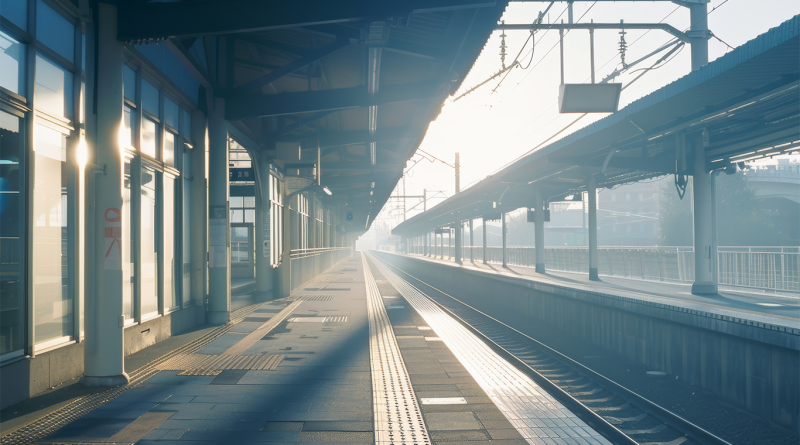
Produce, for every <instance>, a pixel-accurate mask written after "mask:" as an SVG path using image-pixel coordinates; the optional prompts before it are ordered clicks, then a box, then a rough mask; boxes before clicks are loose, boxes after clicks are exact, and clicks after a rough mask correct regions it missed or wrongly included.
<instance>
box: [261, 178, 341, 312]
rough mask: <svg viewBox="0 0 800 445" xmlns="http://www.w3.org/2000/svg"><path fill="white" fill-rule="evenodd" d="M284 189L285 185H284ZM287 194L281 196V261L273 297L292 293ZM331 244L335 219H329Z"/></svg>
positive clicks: (334, 233) (289, 219)
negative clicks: (275, 291)
mask: <svg viewBox="0 0 800 445" xmlns="http://www.w3.org/2000/svg"><path fill="white" fill-rule="evenodd" d="M284 190H285V187H284ZM290 200H291V199H290V198H289V196H287V195H284V197H283V232H282V235H281V236H282V237H283V251H282V252H281V263H280V265H278V269H277V271H276V273H277V277H276V278H277V283H276V284H277V289H276V290H277V291H278V292H277V294H276V295H275V297H277V298H284V297H288V296H289V294H291V293H292V233H291V227H292V217H291V214H290V213H289V212H290V211H289V201H290ZM331 236H332V237H333V238H332V239H331V246H332V247H338V246H339V245H338V244H337V242H336V225H335V220H334V221H331Z"/></svg>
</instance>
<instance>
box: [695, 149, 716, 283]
mask: <svg viewBox="0 0 800 445" xmlns="http://www.w3.org/2000/svg"><path fill="white" fill-rule="evenodd" d="M693 145H694V176H693V180H692V193H693V197H694V283H692V293H693V294H716V293H717V290H718V289H717V283H716V282H715V281H714V270H713V266H714V263H715V261H714V257H716V256H717V252H716V251H714V249H713V233H712V219H713V218H712V210H713V208H712V206H713V204H712V201H713V199H714V197H713V196H712V195H711V175H710V174H709V172H708V170H707V169H706V155H705V147H703V143H702V141H701V140H700V138H695V140H694V141H693Z"/></svg>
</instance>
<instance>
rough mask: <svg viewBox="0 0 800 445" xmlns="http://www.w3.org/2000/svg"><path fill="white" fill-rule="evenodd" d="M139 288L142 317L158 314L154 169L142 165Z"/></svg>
mask: <svg viewBox="0 0 800 445" xmlns="http://www.w3.org/2000/svg"><path fill="white" fill-rule="evenodd" d="M139 203H140V209H139V213H140V215H141V222H140V224H139V227H140V234H139V240H140V241H139V245H140V247H141V249H140V250H141V253H140V255H139V261H140V266H139V267H140V268H141V273H140V281H139V283H140V289H141V291H140V292H139V295H140V300H141V311H142V319H147V318H150V317H152V316H154V315H157V314H158V261H157V255H158V252H157V250H156V246H157V244H156V235H157V233H156V171H155V170H154V169H152V168H150V167H145V166H142V179H141V198H140V200H139Z"/></svg>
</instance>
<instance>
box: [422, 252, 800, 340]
mask: <svg viewBox="0 0 800 445" xmlns="http://www.w3.org/2000/svg"><path fill="white" fill-rule="evenodd" d="M412 256H419V257H423V258H426V259H428V260H432V261H444V262H447V263H451V264H452V263H453V260H452V258H444V259H442V258H435V259H434V258H430V257H424V256H422V255H412ZM463 266H464V267H468V268H475V269H482V270H493V271H495V272H498V273H507V274H512V275H517V276H524V277H531V278H535V279H539V280H547V281H551V282H553V283H557V284H562V285H567V286H568V285H570V284H580V285H583V286H591V287H594V288H598V289H608V290H620V291H632V292H637V293H642V294H648V295H652V296H657V297H662V298H669V299H672V300H675V301H674V302H673V304H678V305H682V306H687V305H690V304H700V305H708V306H716V307H720V308H726V309H733V310H736V311H739V312H742V313H751V314H763V315H767V316H771V317H775V318H777V319H783V320H784V321H786V322H788V323H791V324H792V325H794V326H796V323H797V320H800V295H797V296H793V295H787V294H772V293H761V292H757V291H752V292H750V291H747V290H728V289H722V290H720V292H719V294H717V295H694V294H692V293H691V290H692V286H691V284H681V283H667V282H661V281H646V280H636V279H629V278H622V277H611V276H601V277H600V280H601V281H590V280H589V274H580V273H574V272H562V271H547V272H545V273H544V274H539V273H536V270H535V269H534V268H533V267H527V266H516V265H509V266H508V267H506V268H503V266H502V265H501V264H499V263H493V262H490V263H488V264H483V263H482V262H480V261H475V262H470V261H464V263H463ZM681 302H683V303H681ZM741 318H745V317H741Z"/></svg>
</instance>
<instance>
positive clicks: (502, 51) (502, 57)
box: [500, 20, 506, 69]
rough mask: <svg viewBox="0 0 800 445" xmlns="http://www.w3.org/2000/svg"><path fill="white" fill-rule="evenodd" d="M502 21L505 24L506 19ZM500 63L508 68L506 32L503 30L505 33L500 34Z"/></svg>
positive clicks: (504, 67)
mask: <svg viewBox="0 0 800 445" xmlns="http://www.w3.org/2000/svg"><path fill="white" fill-rule="evenodd" d="M500 23H502V24H505V23H506V22H505V20H503V21H501V22H500ZM500 63H501V64H502V65H503V69H506V32H505V30H503V33H502V34H500Z"/></svg>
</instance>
